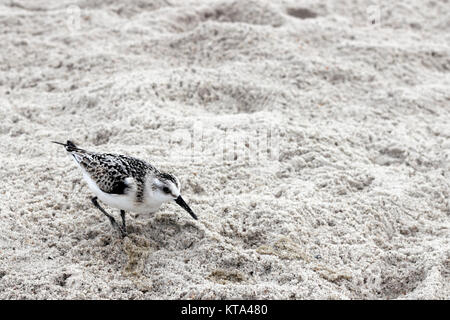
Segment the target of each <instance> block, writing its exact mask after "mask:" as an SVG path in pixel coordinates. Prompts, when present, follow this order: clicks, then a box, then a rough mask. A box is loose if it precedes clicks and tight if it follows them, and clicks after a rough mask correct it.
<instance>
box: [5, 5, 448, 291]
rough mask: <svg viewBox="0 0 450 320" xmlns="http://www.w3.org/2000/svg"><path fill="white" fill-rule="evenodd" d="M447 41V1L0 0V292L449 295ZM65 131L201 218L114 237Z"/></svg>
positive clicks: (163, 214)
mask: <svg viewBox="0 0 450 320" xmlns="http://www.w3.org/2000/svg"><path fill="white" fill-rule="evenodd" d="M74 5H75V6H74ZM300 9H302V10H300ZM372 20H373V22H374V24H371V23H370V21H372ZM449 31H450V11H449V10H448V1H413V2H411V1H406V0H405V1H380V2H378V1H333V0H330V1H295V4H294V2H288V1H280V2H276V1H272V2H268V1H249V2H248V1H228V0H227V1H217V2H216V1H214V2H213V1H211V2H198V1H192V2H189V3H188V2H186V1H183V0H177V1H175V0H170V1H163V0H159V1H158V0H157V1H148V2H145V1H137V0H136V1H123V2H120V1H91V0H85V1H68V0H67V1H66V2H65V3H64V2H61V1H22V0H14V1H9V0H2V1H1V2H0V43H1V45H0V151H1V152H0V161H1V167H0V178H1V184H0V298H2V299H11V298H12V299H22V298H31V299H44V298H45V299H48V298H69V299H73V298H75V299H79V298H88V299H91V298H102V299H103V298H114V299H116V298H120V299H164V298H168V299H179V298H183V299H197V298H200V299H218V298H219V299H221V298H245V299H247V298H254V299H255V298H256V299H266V298H276V299H317V298H325V299H368V298H371V299H415V298H420V299H449V298H450V231H449V228H450V222H449V217H450V200H449V198H450V173H449V169H450V162H449V161H450V73H449V71H450V32H449ZM187 134H189V135H187ZM190 135H193V138H192V139H190V138H189V136H190ZM268 137H269V138H268ZM67 139H72V140H73V141H75V142H76V143H78V144H80V146H82V147H85V148H87V149H89V150H98V151H105V152H118V153H125V154H129V155H134V156H137V157H140V158H143V159H146V160H151V161H153V162H154V163H155V164H156V165H158V166H159V167H160V168H162V169H165V170H169V171H171V172H174V173H175V174H177V175H178V176H179V177H180V179H181V181H182V184H183V186H184V188H183V194H184V197H185V199H186V200H187V201H188V202H189V204H190V205H191V206H192V208H193V209H194V211H195V212H196V213H197V215H198V216H199V218H200V219H199V221H198V222H196V221H194V220H193V219H192V218H190V216H189V215H188V214H187V213H186V212H184V211H183V210H182V209H181V208H179V207H177V206H176V205H175V204H167V205H165V206H164V207H163V208H162V210H160V211H159V212H158V213H156V214H155V215H154V216H139V217H135V215H134V214H132V215H131V216H130V217H129V219H128V224H129V232H130V237H129V238H126V239H125V240H123V241H122V240H120V239H119V237H118V235H117V233H115V232H113V231H112V229H111V227H110V225H109V222H108V221H107V220H106V219H105V218H104V216H103V215H102V214H101V213H100V212H99V211H97V210H96V209H95V208H94V207H93V206H92V205H91V203H90V201H89V198H90V197H91V193H90V191H89V190H88V188H87V186H86V184H85V182H84V181H83V180H82V179H81V174H80V172H79V171H78V169H77V168H76V166H75V165H74V163H73V162H72V161H71V159H70V158H69V157H68V156H67V154H66V153H65V152H64V150H63V148H61V147H60V146H57V145H54V144H52V143H50V142H49V141H50V140H59V141H65V140H67ZM234 142H236V144H235V146H236V152H235V151H233V150H234ZM267 142H269V145H267ZM191 143H192V148H191ZM258 143H259V144H258ZM267 150H269V151H270V154H267ZM242 152H248V154H247V155H243V154H241V153H242ZM257 152H259V154H257ZM108 210H110V211H112V212H114V214H115V215H116V216H118V212H117V210H112V209H111V208H108Z"/></svg>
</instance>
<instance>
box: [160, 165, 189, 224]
mask: <svg viewBox="0 0 450 320" xmlns="http://www.w3.org/2000/svg"><path fill="white" fill-rule="evenodd" d="M153 186H154V189H155V194H156V195H157V197H158V198H159V199H160V200H161V201H162V202H168V201H172V200H173V201H175V202H176V203H177V204H178V205H179V206H180V207H182V208H183V209H184V210H186V211H187V212H188V213H189V214H190V215H191V216H192V218H194V219H195V220H197V216H196V215H195V214H194V212H193V211H192V210H191V208H190V207H189V206H188V205H187V203H186V202H184V200H183V198H182V197H181V184H180V181H179V180H178V178H177V177H175V176H174V175H172V174H170V173H159V174H158V175H157V176H156V177H155V179H154V182H153Z"/></svg>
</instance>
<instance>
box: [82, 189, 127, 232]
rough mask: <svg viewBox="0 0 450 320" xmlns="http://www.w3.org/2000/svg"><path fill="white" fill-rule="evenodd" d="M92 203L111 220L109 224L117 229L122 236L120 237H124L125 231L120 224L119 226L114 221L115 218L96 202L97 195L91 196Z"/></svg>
mask: <svg viewBox="0 0 450 320" xmlns="http://www.w3.org/2000/svg"><path fill="white" fill-rule="evenodd" d="M91 201H92V203H93V204H94V206H96V207H97V208H98V209H99V210H100V211H101V212H102V213H103V214H104V215H105V216H107V217H108V219H109V221H110V222H111V225H112V226H113V228H116V229H117V230H119V232H120V235H121V236H122V238H124V237H125V236H126V235H127V233H126V231H125V230H124V229H122V227H121V226H119V225H118V224H117V222H116V219H114V217H113V216H112V215H110V214H109V213H108V212H106V211H105V209H103V208H102V207H101V206H100V205H99V204H98V202H97V197H93V198H92V199H91Z"/></svg>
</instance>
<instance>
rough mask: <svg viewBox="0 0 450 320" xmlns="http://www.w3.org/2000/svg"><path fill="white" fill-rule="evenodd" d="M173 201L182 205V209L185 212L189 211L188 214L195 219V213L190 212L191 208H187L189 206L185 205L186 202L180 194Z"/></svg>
mask: <svg viewBox="0 0 450 320" xmlns="http://www.w3.org/2000/svg"><path fill="white" fill-rule="evenodd" d="M175 202H176V203H177V204H178V205H179V206H180V207H182V208H183V209H184V210H186V211H187V212H189V214H190V215H191V216H192V218H194V219H195V220H197V216H196V215H195V213H194V212H192V210H191V208H189V206H188V205H187V203H186V202H184V200H183V198H182V197H181V196H179V197H178V198H176V199H175Z"/></svg>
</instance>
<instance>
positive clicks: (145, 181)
mask: <svg viewBox="0 0 450 320" xmlns="http://www.w3.org/2000/svg"><path fill="white" fill-rule="evenodd" d="M52 142H53V143H56V144H60V145H62V146H64V147H65V148H66V150H67V152H69V153H70V154H71V155H72V157H73V159H74V161H75V163H76V164H77V165H78V167H80V169H81V171H82V172H83V177H84V179H85V180H86V182H87V184H88V186H89V188H90V189H91V190H92V192H93V193H94V194H95V197H93V198H92V199H91V201H92V203H93V204H94V206H95V207H97V208H98V209H99V210H100V211H101V212H102V213H103V214H104V215H105V216H107V217H108V219H109V221H110V222H111V225H112V226H113V227H114V228H115V229H117V230H118V231H119V232H120V234H121V235H122V237H125V236H126V235H127V232H126V224H125V212H126V211H132V212H137V213H148V212H150V213H153V212H156V211H157V210H158V209H159V207H160V206H161V205H162V204H163V203H164V202H167V201H171V200H174V201H175V202H176V203H177V204H178V205H180V206H181V207H182V208H183V209H185V210H186V211H187V212H189V214H190V215H191V216H192V217H193V218H194V219H195V220H197V216H196V215H195V214H194V212H192V210H191V208H189V206H188V205H187V204H186V202H184V200H183V198H182V197H181V195H180V182H179V180H178V179H177V178H176V177H175V176H174V175H172V174H170V173H164V172H160V171H159V170H157V169H156V168H155V167H154V166H152V165H151V164H150V163H148V162H145V161H143V160H139V159H136V158H132V157H128V156H124V155H118V154H109V153H96V152H90V151H86V150H83V149H80V148H78V147H77V146H76V145H75V144H74V143H73V142H71V141H67V143H61V142H56V141H52ZM97 199H100V200H101V201H103V202H104V203H106V204H108V205H109V206H111V207H114V208H118V209H120V215H121V217H122V225H119V224H118V223H117V222H116V220H115V219H114V217H113V216H111V215H110V214H109V213H107V212H106V211H105V210H104V209H103V208H102V207H101V206H100V204H99V203H98V201H97Z"/></svg>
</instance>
